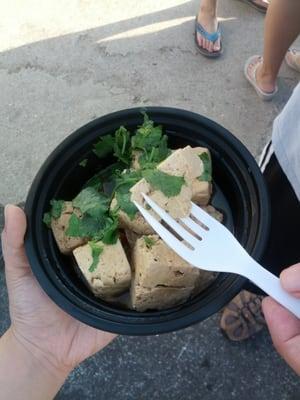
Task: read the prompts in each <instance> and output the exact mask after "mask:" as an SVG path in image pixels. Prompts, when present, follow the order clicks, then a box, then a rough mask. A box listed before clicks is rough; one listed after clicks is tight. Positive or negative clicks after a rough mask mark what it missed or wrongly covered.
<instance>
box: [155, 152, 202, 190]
mask: <svg viewBox="0 0 300 400" xmlns="http://www.w3.org/2000/svg"><path fill="white" fill-rule="evenodd" d="M157 169H159V170H160V171H162V172H165V173H167V174H170V175H174V176H183V177H184V178H185V180H186V182H187V183H190V184H191V183H192V181H193V180H194V179H195V178H197V177H198V176H200V175H201V174H202V172H203V163H202V161H201V160H200V158H199V157H198V154H197V152H196V151H195V150H194V149H193V148H192V147H191V146H186V147H184V148H183V149H178V150H176V151H174V152H173V153H172V154H171V155H170V156H169V157H168V158H166V159H165V160H164V161H162V162H161V163H160V164H159V165H158V167H157Z"/></svg>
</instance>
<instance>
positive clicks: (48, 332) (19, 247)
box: [2, 205, 115, 376]
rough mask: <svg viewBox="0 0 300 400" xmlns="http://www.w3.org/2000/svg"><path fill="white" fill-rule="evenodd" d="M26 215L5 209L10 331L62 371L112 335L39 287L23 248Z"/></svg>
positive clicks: (47, 364) (38, 356) (12, 208)
mask: <svg viewBox="0 0 300 400" xmlns="http://www.w3.org/2000/svg"><path fill="white" fill-rule="evenodd" d="M25 231H26V217H25V214H24V212H23V211H22V210H21V209H20V208H18V207H15V206H11V205H9V206H7V207H6V208H5V227H4V230H3V233H2V247H3V255H4V261H5V273H6V282H7V288H8V295H9V310H10V317H11V327H10V329H9V331H10V336H12V337H13V339H14V340H17V342H18V345H19V344H21V346H24V348H26V350H27V351H28V352H29V354H32V355H34V357H35V358H36V359H38V360H39V362H41V364H42V365H43V366H45V367H46V368H47V369H50V370H51V371H53V372H55V374H57V373H60V372H61V373H62V374H63V375H65V376H66V375H67V374H68V373H69V372H70V371H71V370H72V369H73V368H74V367H75V366H76V365H78V364H79V363H80V362H81V361H83V360H84V359H86V358H87V357H89V356H91V355H92V354H94V353H96V352H97V351H99V350H101V349H102V348H103V347H105V346H106V345H107V344H108V343H109V342H110V341H111V340H112V339H113V338H114V337H115V335H113V334H111V333H107V332H102V331H99V330H96V329H94V328H92V327H89V326H87V325H84V324H83V323H81V322H79V321H77V320H75V319H74V318H72V317H71V316H70V315H68V314H66V313H65V312H64V311H62V310H61V309H60V308H58V307H57V306H56V304H54V303H53V302H52V301H51V300H50V299H49V297H48V296H47V295H46V294H45V293H44V292H43V290H42V289H41V288H40V286H39V284H38V283H37V281H36V279H35V277H34V276H33V274H32V272H31V269H30V266H29V262H28V259H27V257H26V254H25V250H24V235H25Z"/></svg>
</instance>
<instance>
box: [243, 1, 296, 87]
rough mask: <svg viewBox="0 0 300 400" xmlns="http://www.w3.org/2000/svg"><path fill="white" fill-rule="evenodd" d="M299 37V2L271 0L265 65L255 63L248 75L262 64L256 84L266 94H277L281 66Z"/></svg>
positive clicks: (265, 41) (266, 23)
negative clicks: (289, 49)
mask: <svg viewBox="0 0 300 400" xmlns="http://www.w3.org/2000/svg"><path fill="white" fill-rule="evenodd" d="M299 33H300V1H299V0H272V1H271V3H270V5H269V7H268V11H267V15H266V20H265V31H264V52H263V61H262V62H261V60H259V59H256V61H255V60H254V61H253V63H252V64H250V65H249V67H248V71H249V73H251V69H252V68H254V67H255V66H256V64H257V63H260V64H261V65H259V66H258V67H257V70H256V81H257V84H258V86H259V87H260V89H262V90H263V91H265V92H267V93H271V92H273V91H274V90H275V87H276V79H277V75H278V71H279V68H280V65H281V63H282V61H283V59H284V56H285V54H286V52H287V51H288V48H289V47H290V45H291V44H292V43H293V41H294V40H295V39H296V38H297V36H298V35H299Z"/></svg>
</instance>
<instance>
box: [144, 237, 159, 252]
mask: <svg viewBox="0 0 300 400" xmlns="http://www.w3.org/2000/svg"><path fill="white" fill-rule="evenodd" d="M144 241H145V245H146V247H147V249H152V247H153V246H154V245H155V243H156V242H157V241H156V240H154V239H152V238H151V237H149V236H144Z"/></svg>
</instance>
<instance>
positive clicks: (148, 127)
mask: <svg viewBox="0 0 300 400" xmlns="http://www.w3.org/2000/svg"><path fill="white" fill-rule="evenodd" d="M142 114H143V116H144V122H143V124H142V125H140V126H139V127H138V129H137V130H136V132H135V135H134V136H132V138H131V144H132V148H133V149H139V150H143V151H144V150H151V149H152V147H158V146H159V144H160V141H161V138H162V127H161V125H157V126H154V122H153V121H151V120H150V119H149V117H148V115H147V114H146V113H145V112H143V113H142Z"/></svg>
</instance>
